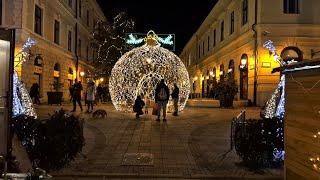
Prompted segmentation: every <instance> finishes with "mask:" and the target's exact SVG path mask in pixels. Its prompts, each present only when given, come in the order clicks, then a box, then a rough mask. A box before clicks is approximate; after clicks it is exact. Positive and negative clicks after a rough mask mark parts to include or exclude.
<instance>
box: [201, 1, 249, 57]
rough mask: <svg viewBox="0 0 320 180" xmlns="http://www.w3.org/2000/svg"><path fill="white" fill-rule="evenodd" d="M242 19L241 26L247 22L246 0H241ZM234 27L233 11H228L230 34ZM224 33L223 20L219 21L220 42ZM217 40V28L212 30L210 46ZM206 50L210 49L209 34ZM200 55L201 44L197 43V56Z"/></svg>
mask: <svg viewBox="0 0 320 180" xmlns="http://www.w3.org/2000/svg"><path fill="white" fill-rule="evenodd" d="M241 17H242V21H241V24H242V26H243V25H245V24H247V23H248V0H243V1H242V14H241ZM234 29H235V16H234V11H232V12H231V13H230V30H229V32H230V35H231V34H233V33H234ZM224 35H225V23H224V20H222V21H221V23H220V41H221V42H222V41H223V40H224ZM216 42H217V30H216V29H214V30H213V44H212V46H213V47H215V46H216ZM204 45H205V43H204V41H203V42H202V55H204V54H205V50H204V49H205V48H204V47H205V46H204ZM207 51H210V36H208V38H207ZM200 57H201V46H200V44H199V46H198V58H200Z"/></svg>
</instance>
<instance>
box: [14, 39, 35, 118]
mask: <svg viewBox="0 0 320 180" xmlns="http://www.w3.org/2000/svg"><path fill="white" fill-rule="evenodd" d="M35 44H36V41H35V40H34V39H32V38H30V37H29V38H28V39H27V40H26V42H25V43H24V44H23V46H22V48H21V51H20V52H19V53H18V54H17V55H16V56H19V55H21V54H22V58H21V59H20V61H19V62H18V63H17V65H16V66H15V67H17V66H18V65H19V64H22V63H24V62H25V61H27V59H28V57H29V55H30V53H29V50H30V48H31V47H32V46H34V45H35ZM12 113H13V117H16V116H18V115H26V116H30V117H33V118H37V114H36V112H35V109H34V107H33V103H32V99H31V97H30V96H29V93H28V90H27V88H26V87H25V85H24V83H22V82H21V81H20V80H19V77H18V74H17V72H16V71H15V72H14V74H13V109H12Z"/></svg>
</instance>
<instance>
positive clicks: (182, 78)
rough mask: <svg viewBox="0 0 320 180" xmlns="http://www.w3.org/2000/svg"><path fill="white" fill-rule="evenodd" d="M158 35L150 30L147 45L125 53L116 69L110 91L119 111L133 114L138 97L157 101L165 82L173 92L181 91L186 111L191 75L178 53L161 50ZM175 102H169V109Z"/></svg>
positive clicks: (180, 108) (113, 71) (113, 70)
mask: <svg viewBox="0 0 320 180" xmlns="http://www.w3.org/2000/svg"><path fill="white" fill-rule="evenodd" d="M157 39H158V38H157V35H156V34H155V33H154V32H153V31H150V32H149V33H148V35H147V37H146V38H145V42H146V44H145V45H143V46H141V47H138V48H135V49H133V50H131V51H129V52H127V53H126V54H124V55H123V56H122V57H121V58H120V59H119V60H118V62H117V63H116V64H115V66H114V67H113V69H112V72H111V77H110V82H109V90H110V95H111V99H112V102H113V104H114V106H115V108H116V109H117V110H119V111H127V112H130V111H132V106H133V103H134V101H135V99H136V97H137V95H142V96H143V97H144V98H145V99H149V100H152V101H154V99H155V88H156V85H157V84H158V83H159V82H160V80H161V79H165V82H166V83H167V85H168V87H169V89H170V90H171V91H172V89H173V84H174V83H177V85H178V87H179V89H180V94H179V96H180V100H179V110H180V111H181V110H183V108H184V106H185V104H186V102H187V100H188V96H189V92H190V83H189V75H188V71H187V69H186V67H185V66H184V64H183V62H182V61H181V60H180V59H179V57H178V56H176V55H175V54H174V53H172V52H170V51H169V50H167V49H165V48H162V47H160V44H159V42H158V40H157ZM170 105H172V102H171V101H169V109H170Z"/></svg>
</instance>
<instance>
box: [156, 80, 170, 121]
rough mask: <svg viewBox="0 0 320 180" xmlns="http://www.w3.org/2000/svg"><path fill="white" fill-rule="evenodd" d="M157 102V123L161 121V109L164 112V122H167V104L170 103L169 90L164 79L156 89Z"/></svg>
mask: <svg viewBox="0 0 320 180" xmlns="http://www.w3.org/2000/svg"><path fill="white" fill-rule="evenodd" d="M155 100H156V103H157V106H158V118H157V119H156V120H157V121H160V113H161V109H162V112H163V121H167V119H166V116H167V104H168V101H169V88H168V86H167V85H166V84H165V82H164V79H161V81H160V83H159V84H158V85H157V87H156V92H155Z"/></svg>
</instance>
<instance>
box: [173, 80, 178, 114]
mask: <svg viewBox="0 0 320 180" xmlns="http://www.w3.org/2000/svg"><path fill="white" fill-rule="evenodd" d="M171 97H172V100H173V108H174V112H173V115H174V116H178V111H179V109H178V102H179V88H178V86H177V84H176V83H174V89H173V91H172V94H171Z"/></svg>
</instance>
